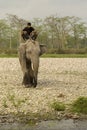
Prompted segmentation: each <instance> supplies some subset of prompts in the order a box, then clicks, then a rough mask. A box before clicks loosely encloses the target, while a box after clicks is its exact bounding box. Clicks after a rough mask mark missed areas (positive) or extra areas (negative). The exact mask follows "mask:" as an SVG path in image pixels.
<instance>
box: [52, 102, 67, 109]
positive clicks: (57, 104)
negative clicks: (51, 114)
mask: <svg viewBox="0 0 87 130" xmlns="http://www.w3.org/2000/svg"><path fill="white" fill-rule="evenodd" d="M51 107H52V108H53V109H54V110H55V111H64V110H65V105H64V104H63V103H61V102H58V101H54V102H53V103H52V104H51Z"/></svg>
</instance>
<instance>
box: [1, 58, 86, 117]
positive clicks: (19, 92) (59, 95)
mask: <svg viewBox="0 0 87 130" xmlns="http://www.w3.org/2000/svg"><path fill="white" fill-rule="evenodd" d="M21 83H22V71H21V67H20V64H19V60H18V58H0V115H8V114H11V113H14V114H17V113H24V114H27V113H33V114H37V113H48V112H50V111H52V108H51V106H50V104H51V103H52V102H53V101H54V100H58V101H61V102H63V103H65V104H69V103H71V102H72V101H73V100H75V99H77V98H78V97H80V96H87V58H40V67H39V73H38V85H37V87H36V88H25V87H24V86H22V84H21Z"/></svg>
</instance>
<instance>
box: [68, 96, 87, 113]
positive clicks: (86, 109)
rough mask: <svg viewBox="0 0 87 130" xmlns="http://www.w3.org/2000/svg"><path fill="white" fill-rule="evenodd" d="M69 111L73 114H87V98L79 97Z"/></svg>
mask: <svg viewBox="0 0 87 130" xmlns="http://www.w3.org/2000/svg"><path fill="white" fill-rule="evenodd" d="M71 110H72V111H73V112H77V113H82V114H87V97H79V98H78V99H77V100H76V101H74V102H73V104H72V108H71Z"/></svg>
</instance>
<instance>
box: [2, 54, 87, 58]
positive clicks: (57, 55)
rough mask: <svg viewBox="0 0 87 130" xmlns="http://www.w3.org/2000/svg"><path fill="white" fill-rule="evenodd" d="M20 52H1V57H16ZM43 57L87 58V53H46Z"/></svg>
mask: <svg viewBox="0 0 87 130" xmlns="http://www.w3.org/2000/svg"><path fill="white" fill-rule="evenodd" d="M16 57H18V54H10V55H8V54H0V58H16ZM41 58H87V54H44V55H42V56H41Z"/></svg>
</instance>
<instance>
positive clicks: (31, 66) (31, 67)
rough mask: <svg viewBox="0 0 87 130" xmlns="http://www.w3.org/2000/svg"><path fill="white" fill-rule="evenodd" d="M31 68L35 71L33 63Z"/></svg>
mask: <svg viewBox="0 0 87 130" xmlns="http://www.w3.org/2000/svg"><path fill="white" fill-rule="evenodd" d="M31 68H32V70H33V71H34V66H33V63H31Z"/></svg>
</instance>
